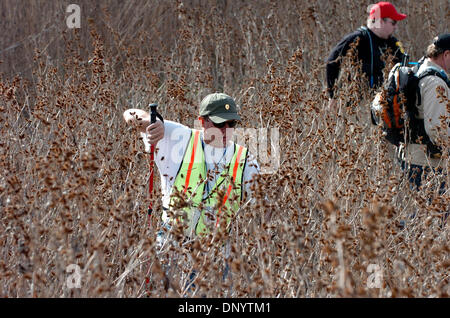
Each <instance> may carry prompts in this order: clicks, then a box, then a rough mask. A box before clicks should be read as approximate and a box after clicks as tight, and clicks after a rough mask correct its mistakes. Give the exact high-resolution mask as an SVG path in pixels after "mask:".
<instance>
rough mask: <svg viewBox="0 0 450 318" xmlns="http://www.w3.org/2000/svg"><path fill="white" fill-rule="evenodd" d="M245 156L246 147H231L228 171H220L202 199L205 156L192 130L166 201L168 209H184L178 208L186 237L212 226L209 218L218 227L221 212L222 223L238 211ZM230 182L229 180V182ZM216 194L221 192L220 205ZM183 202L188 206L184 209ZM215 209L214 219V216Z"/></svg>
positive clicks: (201, 232) (195, 132)
mask: <svg viewBox="0 0 450 318" xmlns="http://www.w3.org/2000/svg"><path fill="white" fill-rule="evenodd" d="M246 157H247V148H245V147H242V146H239V145H236V144H234V154H233V158H232V159H231V162H230V164H229V166H228V169H227V168H225V169H224V170H223V172H222V173H221V174H220V176H219V178H218V180H217V181H216V184H215V185H214V186H213V187H212V190H211V191H210V193H208V196H207V197H206V199H203V194H204V191H205V188H206V187H205V184H206V182H207V180H206V162H205V154H204V149H203V147H202V140H201V137H200V131H199V130H192V133H191V137H190V140H189V143H188V147H187V149H186V152H185V155H184V157H183V162H182V163H181V166H180V170H179V171H178V174H177V176H176V177H175V181H174V184H173V186H172V189H173V190H172V196H171V199H170V208H171V209H173V210H179V209H180V206H184V207H183V208H182V209H183V210H184V211H185V212H186V214H187V220H185V221H186V222H187V224H188V226H189V227H188V231H187V232H188V233H186V234H190V232H191V231H193V230H195V233H196V234H204V233H208V232H209V229H210V228H212V227H213V226H214V222H213V221H214V220H213V219H216V222H215V226H219V217H221V216H222V214H225V213H226V223H227V224H228V223H229V222H230V221H231V217H232V215H233V213H235V212H236V211H237V210H238V209H239V206H240V201H241V198H242V177H243V172H244V166H245V161H246ZM230 180H233V181H232V183H230ZM227 185H228V186H227ZM233 185H234V186H233ZM225 186H227V187H225ZM225 189H226V191H225ZM223 192H225V196H223ZM181 193H182V194H181ZM219 193H222V196H221V197H222V199H221V200H222V203H221V204H218V203H219V201H218V196H219V195H218V194H219ZM180 198H181V202H180V200H179V199H180ZM177 199H178V200H177ZM183 201H185V202H186V203H187V204H188V206H187V207H185V206H186V203H184V202H183ZM200 206H201V208H202V210H201V211H200V208H199V207H200ZM215 210H217V217H215V215H216V213H214V211H215ZM223 211H225V212H223ZM163 220H164V221H168V220H169V219H168V217H167V215H165V213H163Z"/></svg>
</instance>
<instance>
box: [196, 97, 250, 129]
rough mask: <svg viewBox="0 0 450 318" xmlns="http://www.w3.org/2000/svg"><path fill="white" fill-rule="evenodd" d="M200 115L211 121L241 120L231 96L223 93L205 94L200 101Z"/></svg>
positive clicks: (217, 122)
mask: <svg viewBox="0 0 450 318" xmlns="http://www.w3.org/2000/svg"><path fill="white" fill-rule="evenodd" d="M200 116H202V117H204V116H208V118H209V119H211V121H212V122H213V123H216V124H220V123H223V122H226V121H229V120H241V117H240V116H239V114H238V113H237V107H236V103H235V101H234V99H233V98H231V97H230V96H228V95H227V94H224V93H213V94H209V95H207V96H206V97H205V98H203V100H202V101H201V103H200Z"/></svg>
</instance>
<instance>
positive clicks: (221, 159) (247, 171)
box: [123, 93, 259, 238]
mask: <svg viewBox="0 0 450 318" xmlns="http://www.w3.org/2000/svg"><path fill="white" fill-rule="evenodd" d="M123 116H124V119H125V120H126V122H127V123H129V124H132V125H135V126H139V131H140V133H141V135H142V136H143V137H144V143H145V144H146V147H147V148H148V147H149V145H150V144H154V145H156V147H157V152H156V154H155V163H156V165H157V167H158V170H159V172H160V176H161V191H162V194H163V214H162V220H163V222H164V226H166V227H169V228H170V226H171V225H174V224H175V222H179V221H180V220H181V221H182V222H183V224H184V234H185V235H186V236H188V237H191V238H192V237H194V236H196V235H204V234H207V233H211V232H212V231H214V230H215V229H216V228H218V227H219V226H220V225H223V224H229V223H230V221H231V218H232V217H233V215H234V214H235V213H236V212H237V210H238V209H239V207H240V206H241V203H243V200H245V199H246V198H249V196H250V194H251V191H250V186H251V183H252V182H254V177H255V175H257V174H258V173H259V166H258V164H257V162H256V160H255V159H252V158H251V156H250V154H249V152H248V150H247V148H245V147H243V146H241V145H238V144H236V143H234V142H233V141H232V137H233V133H234V127H235V125H236V124H237V121H240V120H241V118H240V116H239V114H238V112H237V107H236V103H235V101H234V100H233V98H231V97H230V96H228V95H226V94H224V93H214V94H209V95H207V96H206V97H205V98H204V99H203V100H202V101H201V103H200V113H199V117H198V119H199V121H200V124H201V127H202V129H201V130H196V129H191V128H189V127H186V126H184V125H182V124H180V123H176V122H173V121H169V120H164V122H162V121H161V120H157V121H156V122H155V123H152V124H150V116H149V114H148V113H147V112H145V111H143V110H140V109H128V110H127V111H125V112H124V114H123Z"/></svg>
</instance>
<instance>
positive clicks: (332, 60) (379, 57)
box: [326, 2, 406, 107]
mask: <svg viewBox="0 0 450 318" xmlns="http://www.w3.org/2000/svg"><path fill="white" fill-rule="evenodd" d="M369 10H370V11H369V12H370V13H369V17H368V18H367V26H366V27H360V28H359V29H358V30H356V31H355V32H352V33H350V34H347V35H346V36H344V38H342V39H341V41H340V42H339V43H338V44H337V45H336V46H335V47H334V48H333V49H332V50H331V53H330V55H329V56H328V58H327V60H326V63H327V65H326V78H327V86H328V93H329V97H330V102H329V105H330V107H335V106H336V99H335V96H336V87H335V84H336V81H337V79H338V77H339V72H340V67H341V62H342V58H343V57H345V55H346V53H347V51H348V50H349V48H350V45H351V44H352V43H354V42H355V41H356V40H357V39H359V44H358V46H357V48H356V49H357V59H358V60H359V61H361V62H362V71H363V73H364V74H365V75H366V76H367V80H368V83H367V84H368V86H369V87H370V89H371V91H370V92H374V91H375V89H376V88H378V87H379V86H380V85H381V84H382V83H383V80H384V78H383V69H384V67H385V63H384V61H383V57H385V55H386V53H388V52H389V53H390V54H392V55H393V57H394V60H393V62H394V63H398V62H402V61H403V60H404V59H405V52H404V50H403V48H402V46H401V43H400V42H399V41H398V40H397V39H396V38H395V37H394V36H393V35H392V34H393V33H394V31H395V30H396V28H397V22H398V21H401V20H403V19H405V18H406V15H405V14H401V13H398V12H397V10H396V9H395V7H394V5H392V4H391V3H389V2H378V3H377V4H375V5H372V6H371V7H370V8H369Z"/></svg>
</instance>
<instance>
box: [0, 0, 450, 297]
mask: <svg viewBox="0 0 450 318" xmlns="http://www.w3.org/2000/svg"><path fill="white" fill-rule="evenodd" d="M70 3H77V4H78V5H79V6H80V8H81V25H80V28H78V29H70V28H68V27H67V25H66V18H67V17H68V16H69V15H70V13H66V8H67V6H68V5H69V4H70ZM370 3H371V2H370V1H347V0H335V1H325V0H318V1H304V0H298V1H294V0H292V1H288V0H282V1H269V0H246V1H241V0H216V1H213V0H167V1H143V0H142V1H141V0H132V1H119V0H104V1H88V0H77V1H75V0H74V1H59V0H58V1H49V0H35V1H17V0H0V12H1V15H2V16H1V19H0V26H1V30H2V36H1V37H0V61H1V63H0V131H1V140H0V158H1V160H0V220H1V221H0V297H148V296H149V297H183V296H188V297H202V296H206V297H281V298H283V297H289V298H291V297H448V295H449V292H450V281H449V272H450V270H449V268H450V258H449V255H450V253H449V252H450V247H449V244H448V242H449V230H448V229H449V227H448V221H447V224H442V219H441V216H442V212H443V211H446V210H447V211H448V209H449V204H450V203H449V202H450V201H449V200H450V196H449V192H448V191H447V192H446V193H444V195H441V196H440V195H438V194H437V191H436V185H437V184H438V183H439V182H441V181H442V178H441V179H439V178H438V177H436V176H433V175H430V177H429V178H428V179H427V180H425V181H424V184H425V186H424V188H423V190H422V191H421V192H417V191H415V190H412V189H411V188H410V186H409V183H408V181H407V179H406V178H405V175H404V173H403V171H402V170H401V168H400V165H399V164H398V162H397V161H396V160H394V157H393V155H392V152H391V150H390V149H389V147H388V145H387V144H386V143H385V142H384V141H383V138H382V136H381V131H379V130H378V129H377V128H374V127H369V128H366V127H363V126H362V125H361V124H360V122H355V121H352V118H353V117H354V114H358V116H361V117H364V116H368V107H369V106H368V103H367V102H364V101H367V99H368V97H367V96H362V95H364V94H360V93H361V92H363V91H364V87H362V86H361V82H360V81H359V80H358V79H359V77H360V76H359V75H358V74H357V73H355V72H350V69H349V68H348V67H345V68H344V70H343V72H344V73H346V72H348V74H349V77H350V78H351V80H349V81H342V83H341V85H342V86H343V89H342V90H341V94H340V96H339V100H340V103H339V104H340V106H339V107H337V108H336V109H329V108H328V107H327V102H328V97H327V94H326V90H325V88H326V86H325V63H324V60H325V58H326V57H327V55H328V53H329V51H330V50H331V48H332V47H333V46H334V45H335V44H336V43H337V41H338V40H339V39H340V38H341V37H342V36H344V35H345V34H346V33H349V32H351V31H353V30H355V29H356V28H357V27H359V26H361V25H363V24H364V23H365V18H366V15H367V13H366V8H367V6H368V5H369V4H370ZM395 5H396V7H397V8H398V9H399V11H401V12H402V13H406V14H408V18H407V19H406V20H405V21H402V22H401V23H400V24H399V28H398V31H397V33H396V36H397V38H399V39H400V40H401V41H402V43H403V46H404V47H405V49H406V50H407V51H408V53H409V54H410V56H411V58H412V60H417V59H419V58H420V57H421V56H422V55H423V54H424V50H425V48H426V46H427V45H428V44H429V42H430V39H432V38H433V37H434V36H435V35H436V34H438V33H441V32H444V31H446V32H448V31H449V29H450V28H449V21H450V18H449V15H450V14H449V13H450V4H449V2H448V1H447V0H431V1H408V0H398V1H395ZM347 66H348V65H347ZM214 91H223V92H226V93H227V94H229V95H231V96H233V97H235V99H236V101H237V103H238V104H239V105H240V112H241V115H242V118H243V121H242V123H241V124H240V127H242V128H257V129H258V128H265V129H273V128H276V129H278V131H279V140H278V146H279V149H280V152H279V160H280V167H279V168H278V170H277V171H276V172H275V173H271V174H263V175H261V177H260V178H259V182H258V186H257V187H256V188H255V197H256V202H255V203H254V204H249V205H246V206H245V207H243V208H242V209H241V210H240V212H239V214H238V215H237V216H236V218H235V219H234V220H233V222H232V226H231V231H230V232H227V233H216V234H211V235H209V236H207V237H203V238H199V239H198V240H196V241H195V242H193V243H190V244H184V242H183V239H182V237H181V235H175V237H174V240H173V244H172V246H170V248H169V249H167V250H165V251H164V252H161V253H158V254H157V250H156V244H155V236H156V232H157V231H158V226H159V224H160V219H159V216H160V213H161V202H160V200H158V199H155V197H154V199H153V201H152V202H153V205H154V209H155V215H154V217H153V219H152V225H151V226H150V227H149V226H148V224H147V215H146V210H147V206H148V204H149V197H148V175H149V171H148V166H149V156H148V154H146V153H145V151H144V146H143V143H142V141H141V140H139V138H138V137H139V136H138V134H137V133H136V132H135V131H134V130H133V129H130V128H129V127H127V126H126V124H125V122H124V121H123V119H122V113H123V111H124V110H126V109H127V108H142V109H147V105H148V104H149V103H152V102H157V103H158V104H159V111H160V112H161V114H162V115H163V117H164V118H167V119H170V120H174V121H178V122H181V123H183V124H186V125H188V126H193V124H194V119H195V118H196V115H197V113H198V104H199V102H200V100H201V99H202V98H203V97H204V96H205V95H206V94H208V93H211V92H214ZM447 107H450V106H449V103H448V100H447ZM366 118H367V117H366ZM269 148H270V147H269ZM272 149H274V148H272ZM262 164H264V163H262ZM448 169H449V164H448V158H447V159H446V167H445V168H444V170H445V172H448ZM448 175H449V174H448V173H447V177H446V178H447V184H449V183H450V182H449V181H450V180H449V179H448ZM155 187H156V189H155V191H156V194H157V193H158V192H159V191H160V187H159V174H158V173H156V174H155ZM266 212H271V213H272V216H271V219H270V220H269V221H265V220H264V218H263V215H264V214H265V213H266ZM414 212H415V213H416V217H415V218H414V219H412V220H410V219H409V216H410V215H411V214H412V213H414ZM402 220H407V226H406V227H405V228H401V227H400V226H399V224H400V221H402ZM225 247H229V251H225ZM71 264H75V265H77V266H78V267H75V268H78V269H79V272H77V271H73V270H74V269H73V268H74V267H71ZM225 264H228V268H229V273H228V275H227V276H226V277H225V279H224V278H223V272H224V267H225ZM72 266H73V265H72ZM169 266H170V269H169V270H166V269H167V267H169ZM193 269H195V270H196V272H197V276H196V278H195V285H196V288H195V290H193V291H192V290H187V289H186V288H185V286H186V282H187V280H188V277H189V274H190V273H191V271H192V270H193ZM77 273H78V274H79V278H80V280H79V282H80V285H79V286H75V287H79V288H70V287H73V286H72V285H71V283H73V282H75V281H76V280H73V278H74V276H73V275H75V274H77ZM146 279H148V284H146V283H145V281H146Z"/></svg>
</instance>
